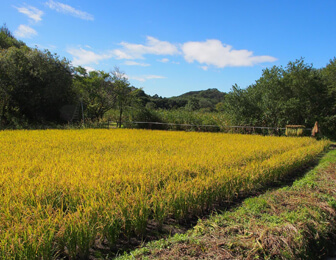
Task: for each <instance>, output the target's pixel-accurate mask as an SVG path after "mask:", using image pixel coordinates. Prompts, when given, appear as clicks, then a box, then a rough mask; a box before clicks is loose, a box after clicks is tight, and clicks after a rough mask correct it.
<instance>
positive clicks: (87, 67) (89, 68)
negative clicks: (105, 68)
mask: <svg viewBox="0 0 336 260" xmlns="http://www.w3.org/2000/svg"><path fill="white" fill-rule="evenodd" d="M84 69H86V72H87V73H89V72H91V71H95V69H94V68H92V67H89V66H84Z"/></svg>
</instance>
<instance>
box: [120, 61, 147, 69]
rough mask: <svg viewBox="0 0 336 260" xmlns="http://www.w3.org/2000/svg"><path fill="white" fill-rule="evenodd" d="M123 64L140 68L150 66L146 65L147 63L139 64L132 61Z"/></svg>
mask: <svg viewBox="0 0 336 260" xmlns="http://www.w3.org/2000/svg"><path fill="white" fill-rule="evenodd" d="M124 64H125V65H128V66H141V67H147V66H150V64H148V63H139V62H136V61H132V60H127V61H125V62H124Z"/></svg>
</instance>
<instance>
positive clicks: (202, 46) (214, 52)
mask: <svg viewBox="0 0 336 260" xmlns="http://www.w3.org/2000/svg"><path fill="white" fill-rule="evenodd" d="M182 51H183V55H184V59H185V60H186V61H187V62H189V63H192V62H194V61H197V62H199V63H200V64H205V65H207V66H210V65H212V66H215V67H217V68H224V67H240V66H253V65H256V64H259V63H264V62H274V61H276V60H277V59H276V58H274V57H271V56H254V55H253V52H252V51H248V50H234V49H233V48H232V46H230V45H224V44H223V43H222V42H221V41H219V40H206V41H205V42H187V43H184V44H183V45H182ZM202 68H203V69H205V67H204V66H203V67H202ZM206 68H207V67H206Z"/></svg>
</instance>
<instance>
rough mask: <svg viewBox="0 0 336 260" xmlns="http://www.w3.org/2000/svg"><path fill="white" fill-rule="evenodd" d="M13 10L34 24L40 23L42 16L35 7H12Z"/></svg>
mask: <svg viewBox="0 0 336 260" xmlns="http://www.w3.org/2000/svg"><path fill="white" fill-rule="evenodd" d="M14 8H16V9H17V10H18V11H19V13H22V14H25V15H27V16H28V17H29V18H30V19H31V20H33V21H34V22H36V23H37V22H39V21H42V18H41V17H42V15H43V12H42V11H41V10H39V9H37V8H36V7H33V6H30V5H27V6H26V7H16V6H14Z"/></svg>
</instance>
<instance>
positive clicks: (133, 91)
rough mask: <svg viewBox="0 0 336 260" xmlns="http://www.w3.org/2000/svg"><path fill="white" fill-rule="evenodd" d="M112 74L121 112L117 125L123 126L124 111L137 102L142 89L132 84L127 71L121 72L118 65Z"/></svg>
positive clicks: (117, 104) (116, 103)
mask: <svg viewBox="0 0 336 260" xmlns="http://www.w3.org/2000/svg"><path fill="white" fill-rule="evenodd" d="M111 74H112V82H113V86H114V88H113V92H114V95H115V100H116V102H115V105H116V108H117V110H118V112H119V118H118V122H117V125H118V127H121V123H122V116H123V113H124V112H125V110H126V109H127V108H128V107H130V106H131V105H134V104H135V103H137V101H138V98H137V97H138V94H139V92H140V91H141V89H137V88H135V87H132V86H130V83H129V81H128V79H127V77H126V75H125V73H123V72H121V71H120V69H119V68H118V67H115V68H114V70H113V71H112V72H111Z"/></svg>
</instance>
